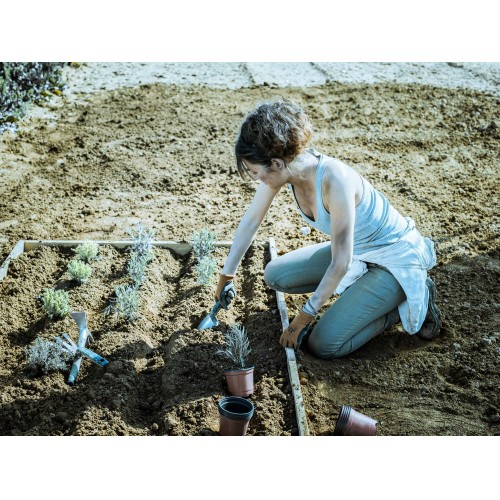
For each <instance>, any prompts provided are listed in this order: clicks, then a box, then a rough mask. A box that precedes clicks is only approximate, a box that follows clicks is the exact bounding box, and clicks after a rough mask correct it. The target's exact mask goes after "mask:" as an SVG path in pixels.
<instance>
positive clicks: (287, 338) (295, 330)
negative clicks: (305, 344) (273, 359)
mask: <svg viewBox="0 0 500 500" xmlns="http://www.w3.org/2000/svg"><path fill="white" fill-rule="evenodd" d="M313 319H314V316H311V315H310V314H307V313H306V312H304V311H299V314H297V316H295V318H293V321H292V322H291V323H290V324H289V325H288V327H287V328H285V329H284V330H283V333H282V335H281V337H280V344H281V345H282V346H283V347H293V348H294V349H298V348H299V347H300V343H301V342H302V339H303V338H304V335H305V334H306V333H307V331H308V330H309V325H310V323H311V321H312V320H313Z"/></svg>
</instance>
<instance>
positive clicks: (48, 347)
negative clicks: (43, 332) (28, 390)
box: [26, 337, 73, 374]
mask: <svg viewBox="0 0 500 500" xmlns="http://www.w3.org/2000/svg"><path fill="white" fill-rule="evenodd" d="M72 357H73V356H72V355H71V353H70V352H69V351H68V350H67V349H65V348H64V347H62V346H61V345H59V344H56V343H55V342H51V341H50V340H47V339H44V338H42V337H37V338H36V340H35V341H34V342H33V344H31V345H30V346H28V347H27V348H26V364H27V367H28V370H30V371H31V372H34V373H37V374H38V373H44V374H45V373H49V372H52V371H57V370H67V368H68V361H70V360H71V359H72Z"/></svg>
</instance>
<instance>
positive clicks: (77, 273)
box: [68, 259, 92, 283]
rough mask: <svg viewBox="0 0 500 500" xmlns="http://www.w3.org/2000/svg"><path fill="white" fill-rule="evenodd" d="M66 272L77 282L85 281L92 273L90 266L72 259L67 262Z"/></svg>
mask: <svg viewBox="0 0 500 500" xmlns="http://www.w3.org/2000/svg"><path fill="white" fill-rule="evenodd" d="M68 274H69V275H70V276H71V279H72V280H74V281H78V283H87V281H88V280H89V278H90V275H91V274H92V268H91V267H90V266H89V265H88V264H85V262H82V261H81V260H76V259H75V260H72V261H70V262H69V264H68Z"/></svg>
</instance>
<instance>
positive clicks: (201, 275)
mask: <svg viewBox="0 0 500 500" xmlns="http://www.w3.org/2000/svg"><path fill="white" fill-rule="evenodd" d="M216 271H217V261H216V260H215V258H214V257H213V256H212V255H205V257H203V258H202V259H201V260H200V261H199V262H198V264H196V268H195V272H196V276H197V278H198V283H199V284H200V285H204V286H210V285H213V281H214V280H213V278H214V276H215V273H216Z"/></svg>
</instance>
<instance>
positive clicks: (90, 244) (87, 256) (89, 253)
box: [74, 241, 99, 263]
mask: <svg viewBox="0 0 500 500" xmlns="http://www.w3.org/2000/svg"><path fill="white" fill-rule="evenodd" d="M74 252H75V254H76V258H77V259H79V260H83V262H87V263H89V262H92V261H93V260H95V259H96V258H97V254H98V253H99V245H98V244H97V243H96V242H95V241H84V242H83V243H81V244H80V245H78V246H77V247H76V248H75V250H74Z"/></svg>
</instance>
